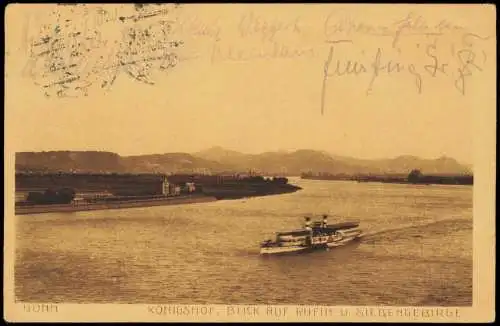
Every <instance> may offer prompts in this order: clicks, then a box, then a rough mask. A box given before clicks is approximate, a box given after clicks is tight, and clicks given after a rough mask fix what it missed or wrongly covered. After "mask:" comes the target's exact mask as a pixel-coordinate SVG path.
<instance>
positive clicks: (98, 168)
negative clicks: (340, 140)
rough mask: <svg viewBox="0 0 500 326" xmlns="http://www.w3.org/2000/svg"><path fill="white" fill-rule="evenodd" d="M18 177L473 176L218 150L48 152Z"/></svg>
mask: <svg viewBox="0 0 500 326" xmlns="http://www.w3.org/2000/svg"><path fill="white" fill-rule="evenodd" d="M15 163H16V172H27V171H31V172H42V171H44V172H57V171H61V172H72V171H73V172H80V173H84V172H92V173H106V172H111V173H112V172H115V173H248V172H250V171H252V172H255V173H258V174H263V175H282V176H299V175H301V174H302V173H308V172H312V173H329V174H347V175H356V174H407V173H408V172H409V171H411V170H413V169H419V170H420V171H421V172H422V173H424V174H454V175H456V174H459V175H460V174H472V171H471V169H470V167H469V166H466V165H463V164H460V163H458V162H457V161H456V160H455V159H453V158H449V157H441V158H437V159H422V158H419V157H415V156H398V157H396V158H388V159H381V160H362V159H356V158H352V157H345V156H337V155H331V154H329V153H327V152H323V151H314V150H297V151H293V152H266V153H261V154H244V153H240V152H236V151H231V150H227V149H224V148H221V147H212V148H210V149H207V150H204V151H201V152H197V153H192V154H188V153H165V154H153V155H136V156H120V155H118V154H116V153H112V152H104V151H103V152H100V151H49V152H20V153H16V162H15Z"/></svg>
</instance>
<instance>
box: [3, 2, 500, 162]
mask: <svg viewBox="0 0 500 326" xmlns="http://www.w3.org/2000/svg"><path fill="white" fill-rule="evenodd" d="M78 8H80V9H78ZM82 8H83V7H77V8H76V9H74V10H75V11H74V12H73V13H70V12H69V11H68V9H66V8H65V9H64V10H65V11H63V9H60V10H59V15H60V17H59V22H58V21H56V20H55V18H54V17H53V16H50V15H49V14H48V12H44V11H43V10H40V8H38V9H37V10H36V11H34V12H32V13H31V14H28V11H22V10H21V9H22V6H19V7H15V6H9V9H8V10H10V12H8V13H7V24H8V25H7V33H8V34H7V52H8V53H7V55H8V57H7V75H6V80H7V82H8V85H7V92H6V105H7V106H6V118H7V123H8V129H9V142H10V144H11V146H13V148H15V150H16V151H42V150H106V151H113V152H117V153H119V154H123V155H128V154H143V153H163V152H175V151H182V152H194V151H198V150H201V149H206V148H208V147H211V146H222V147H225V148H228V149H234V150H239V151H243V152H248V153H256V152H264V151H275V150H294V149H306V148H307V149H317V150H325V151H328V152H331V153H335V154H338V155H349V156H354V157H359V158H381V157H394V156H398V155H417V156H421V157H425V158H435V157H439V156H442V155H446V156H451V157H454V158H456V159H458V160H459V161H462V162H465V163H472V161H473V149H474V147H473V145H474V137H473V135H474V130H477V129H475V128H480V126H478V125H477V123H478V122H477V121H479V120H477V119H476V118H475V116H476V115H477V114H480V112H481V110H489V109H491V108H492V107H491V104H492V103H494V102H492V101H494V93H495V88H494V82H492V81H494V78H495V69H496V68H495V49H494V47H495V40H494V26H495V25H494V19H481V17H486V16H488V15H491V14H490V13H489V12H488V11H486V12H484V11H482V10H481V8H480V7H465V6H457V7H456V8H454V9H453V8H451V9H450V8H445V7H438V6H436V7H433V9H432V10H431V9H429V7H425V6H417V7H413V8H412V7H408V6H393V5H391V6H364V7H362V8H361V7H354V6H324V5H300V6H295V5H294V6H291V5H290V6H265V5H262V6H256V5H253V6H251V7H249V6H243V5H242V6H189V5H186V6H184V7H181V8H179V9H177V10H175V11H174V12H173V13H171V14H169V15H170V16H169V19H172V18H176V19H177V25H174V27H173V28H174V30H173V32H172V33H173V35H174V36H172V39H177V40H181V41H183V45H181V46H180V47H179V48H178V49H177V50H174V51H177V52H176V53H178V55H179V56H180V58H182V59H181V60H179V62H178V63H177V64H176V65H175V67H172V68H169V69H168V72H165V71H160V70H159V69H157V67H156V68H155V67H154V66H153V67H152V68H150V69H151V70H150V71H149V73H150V74H151V76H150V78H151V79H152V80H154V82H155V84H154V85H149V84H146V83H142V82H139V81H137V80H135V79H133V78H131V77H130V75H128V74H127V72H126V71H125V68H124V69H123V70H121V72H120V73H119V74H118V75H117V78H116V80H115V82H114V84H113V85H112V86H111V87H110V88H109V89H107V90H104V89H102V88H100V87H93V86H92V87H90V88H89V90H88V95H87V96H83V95H80V96H78V97H62V98H58V97H57V96H51V97H46V96H45V95H44V90H45V89H44V88H43V87H42V86H40V85H37V84H36V83H38V84H40V83H42V82H45V83H51V82H56V81H58V80H60V78H61V75H60V74H59V75H57V74H56V73H55V72H54V73H50V71H48V68H46V67H45V68H44V64H47V63H54V62H55V60H56V59H50V60H49V59H47V57H44V58H45V59H38V61H37V66H36V67H35V69H33V70H31V72H29V69H26V65H27V63H28V62H29V60H28V59H29V57H28V53H29V51H28V48H29V43H30V42H29V40H30V38H31V37H34V38H38V39H40V35H41V34H40V33H39V32H38V30H39V26H40V25H41V23H40V20H41V19H42V18H43V19H46V20H48V22H49V24H48V25H47V26H48V27H47V28H48V30H49V32H51V33H54V30H56V29H60V30H62V31H61V32H59V33H60V34H64V33H66V34H67V33H69V32H68V30H69V29H70V28H75V30H78V31H80V32H82V33H83V34H85V33H84V32H85V31H86V32H87V34H85V35H89V34H88V33H91V32H95V34H96V35H97V34H98V33H99V35H101V41H102V40H107V41H108V43H107V44H104V45H102V46H101V47H100V48H97V49H90V51H87V52H85V51H83V52H85V53H87V54H85V53H84V55H83V57H81V61H77V63H76V65H77V66H76V68H73V71H72V73H73V75H78V76H80V77H81V78H82V79H83V78H85V77H88V76H90V77H88V78H87V79H89V80H92V81H93V82H94V84H93V85H97V84H101V83H102V82H103V81H104V80H107V81H109V80H110V79H111V77H110V76H111V75H110V74H111V72H110V70H109V69H108V70H103V69H100V70H99V68H96V69H94V70H95V71H92V69H90V68H88V67H91V66H92V64H94V65H96V64H95V62H97V61H98V60H99V58H100V56H101V55H102V56H103V57H104V58H110V57H111V58H114V57H116V55H115V56H114V57H113V55H114V54H116V53H117V51H118V50H117V46H119V45H120V42H117V43H114V40H122V39H123V37H124V36H123V35H124V34H122V31H123V29H124V28H130V27H133V23H132V22H130V21H129V20H126V21H125V22H123V23H122V22H119V21H118V20H117V19H116V17H115V19H114V21H110V22H108V23H103V24H102V25H101V26H97V27H95V26H94V25H92V24H95V23H93V22H94V20H93V18H94V17H95V16H96V15H97V14H95V9H92V7H89V8H90V9H89V10H88V17H87V18H86V19H85V18H84V16H83V9H82ZM103 8H104V9H106V10H107V11H108V13H107V15H108V16H109V17H111V18H113V15H116V13H114V11H113V8H115V7H112V6H109V7H108V6H106V5H105V6H104V7H103ZM483 8H484V7H483ZM50 9H51V8H49V11H50ZM79 10H80V11H79ZM117 10H118V9H117ZM120 10H121V11H117V13H118V16H127V15H132V14H134V9H133V7H132V6H128V7H127V8H125V9H120ZM412 12H413V14H412V15H410V16H408V15H409V14H410V13H412ZM101 13H102V12H101ZM9 14H10V16H9ZM485 14H486V16H485ZM19 15H22V16H19ZM56 16H57V15H56ZM14 17H16V18H14ZM28 17H31V18H30V19H29V20H28ZM61 17H62V18H61ZM68 17H69V18H68ZM419 17H420V18H419ZM405 18H406V20H405ZM490 18H491V17H490ZM493 18H494V17H493ZM160 19H163V18H158V17H153V18H150V20H147V19H145V20H144V21H143V22H142V24H143V25H141V26H143V27H144V26H145V27H148V26H151V27H152V28H151V29H150V34H151V35H153V36H152V37H149V38H146V39H145V41H144V42H143V43H139V45H138V46H136V48H138V49H139V51H138V52H139V53H138V54H136V55H135V56H134V58H135V59H137V58H146V57H148V58H149V57H151V56H154V55H155V53H154V51H155V50H154V49H153V48H154V44H156V43H155V42H157V41H158V40H160V39H161V37H160V36H159V35H160V34H161V27H160V25H161V24H160V22H159V20H160ZM37 20H38V21H37ZM65 20H70V22H67V26H66V25H65V26H62V25H61V22H63V21H65ZM9 21H11V22H14V21H15V23H13V24H11V25H9ZM85 21H87V25H85V24H84V23H83V22H85ZM397 21H400V22H399V23H396V22H397ZM401 21H403V22H401ZM71 24H76V25H75V26H76V27H75V26H71ZM403 25H404V26H406V27H405V28H402V27H401V26H403ZM68 26H69V27H68ZM82 26H84V27H82ZM89 26H90V27H89ZM52 29H53V30H52ZM398 31H399V32H400V36H399V38H397V39H395V35H396V34H397V32H398ZM436 33H440V35H437V34H436ZM467 33H475V34H477V35H478V36H480V37H482V38H484V37H488V36H493V37H492V38H490V39H488V40H481V39H480V38H479V37H476V36H471V35H470V34H467ZM374 34H377V35H374ZM380 34H385V36H384V35H382V36H381V35H380ZM338 40H343V41H349V42H340V43H332V42H330V43H328V42H326V41H338ZM68 42H69V43H65V44H72V43H71V42H70V41H68ZM83 42H85V41H82V43H83ZM87 42H90V41H87ZM131 46H133V45H131ZM122 50H123V47H122ZM330 51H332V56H331V60H330V61H329V65H328V69H329V74H330V75H331V76H329V77H327V78H326V83H325V87H324V113H323V114H322V113H321V98H322V90H323V82H324V74H325V72H324V71H325V62H326V61H327V59H328V57H329V53H330ZM63 52H64V51H63ZM69 53H70V52H67V55H66V57H69ZM377 53H378V54H377ZM265 55H267V58H263V57H262V56H265ZM471 58H472V59H471ZM467 59H469V60H472V61H471V62H472V64H469V65H468V66H467V67H464V62H466V61H467ZM44 60H45V61H44ZM51 60H52V61H51ZM68 60H69V59H68ZM75 60H76V59H75ZM349 60H350V61H351V62H350V63H348V61H349ZM337 61H338V62H339V63H338V69H337ZM389 61H391V63H390V67H389V68H387V66H386V65H387V63H388V62H389ZM89 62H90V65H87V66H85V64H88V63H89ZM354 62H357V64H356V66H354ZM398 62H399V67H400V70H401V71H399V72H397V63H398ZM66 63H67V64H68V61H67V60H66ZM152 63H153V64H156V63H157V62H155V61H152ZM348 64H349V65H350V66H349V67H348V69H350V71H351V72H352V71H353V70H356V72H357V73H351V74H346V73H345V70H346V65H348ZM82 65H83V66H85V67H87V68H88V69H90V72H89V70H86V72H82V71H83V68H82V69H80V70H78V69H79V67H80V66H82ZM443 65H444V66H443ZM97 66H98V65H97ZM383 66H386V67H385V69H384V67H383ZM47 67H48V66H47ZM377 67H378V68H377ZM77 68H78V69H77ZM135 68H137V66H135V67H129V69H135ZM435 68H442V71H439V70H436V69H435ZM75 69H76V70H75ZM388 69H389V70H391V72H390V73H388V71H387V70H388ZM27 71H28V72H27ZM461 72H462V74H463V75H467V74H468V73H470V74H469V75H467V76H464V78H463V79H464V82H465V84H462V80H461V79H460V73H461ZM132 73H133V74H134V73H136V75H137V73H138V72H137V70H134V71H133V72H132ZM148 76H149V75H148ZM486 82H489V84H486ZM370 83H372V84H371V85H372V86H371V92H369V94H367V93H368V89H369V88H370V87H369V86H370ZM72 85H73V84H68V87H69V88H70V89H71V87H73V86H72ZM463 85H465V86H463ZM490 85H491V86H490ZM80 86H81V85H80ZM464 89H465V94H463V93H462V91H463V90H464ZM478 112H479V113H478ZM476 146H478V145H477V144H476Z"/></svg>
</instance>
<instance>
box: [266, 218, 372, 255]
mask: <svg viewBox="0 0 500 326" xmlns="http://www.w3.org/2000/svg"><path fill="white" fill-rule="evenodd" d="M327 219H328V216H327V215H323V221H319V222H314V223H312V224H311V218H310V217H305V226H304V228H303V229H299V230H292V231H285V232H277V233H276V239H275V240H274V241H273V240H267V241H264V242H262V243H261V244H260V253H261V254H262V255H270V254H282V253H293V252H296V253H298V252H305V251H311V250H318V249H322V250H325V249H329V248H334V247H338V246H342V245H345V244H347V243H349V242H351V241H353V240H357V239H360V238H361V237H362V236H363V232H362V231H361V229H360V228H359V222H354V221H351V222H341V223H336V224H328V221H327Z"/></svg>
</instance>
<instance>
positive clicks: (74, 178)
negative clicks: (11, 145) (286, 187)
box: [15, 173, 288, 203]
mask: <svg viewBox="0 0 500 326" xmlns="http://www.w3.org/2000/svg"><path fill="white" fill-rule="evenodd" d="M265 181H273V182H275V183H286V182H287V181H288V180H287V179H286V178H273V179H272V180H269V179H266V178H263V177H262V176H254V175H246V174H231V175H204V174H175V175H165V174H118V173H16V178H15V184H16V203H17V202H26V201H27V200H28V196H29V194H30V193H33V192H44V191H47V190H58V189H71V190H73V191H74V192H75V197H74V201H75V202H78V201H92V200H100V199H107V198H116V197H129V198H131V197H160V196H180V195H188V194H194V193H202V192H203V187H213V186H215V187H217V186H220V185H231V184H235V183H243V184H244V183H247V182H253V183H261V182H265Z"/></svg>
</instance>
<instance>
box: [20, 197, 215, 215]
mask: <svg viewBox="0 0 500 326" xmlns="http://www.w3.org/2000/svg"><path fill="white" fill-rule="evenodd" d="M216 200H217V199H216V198H215V197H213V196H205V195H191V196H179V197H165V198H154V199H134V200H122V201H113V202H97V203H78V204H75V203H72V204H53V205H29V206H16V208H15V214H16V215H26V214H41V213H54V212H80V211H91V210H107V209H120V208H134V207H150V206H168V205H181V204H196V203H206V202H212V201H216Z"/></svg>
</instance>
